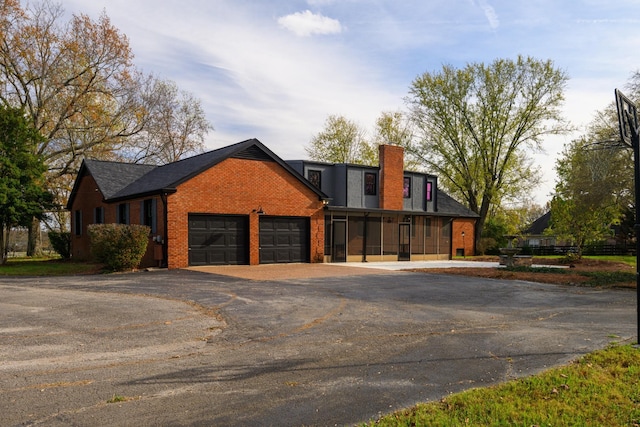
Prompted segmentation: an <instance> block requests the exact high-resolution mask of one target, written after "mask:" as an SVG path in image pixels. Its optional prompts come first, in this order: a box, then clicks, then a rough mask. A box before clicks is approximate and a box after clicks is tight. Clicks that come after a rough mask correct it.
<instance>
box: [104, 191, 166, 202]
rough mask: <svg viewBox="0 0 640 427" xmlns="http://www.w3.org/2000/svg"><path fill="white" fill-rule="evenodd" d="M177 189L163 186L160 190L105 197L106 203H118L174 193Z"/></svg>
mask: <svg viewBox="0 0 640 427" xmlns="http://www.w3.org/2000/svg"><path fill="white" fill-rule="evenodd" d="M177 191H178V190H177V189H176V188H162V189H160V190H153V191H145V192H144V193H137V194H132V195H130V196H123V197H113V198H111V199H105V200H104V201H105V203H117V202H123V201H125V200H134V199H141V198H148V197H152V196H162V195H163V194H173V193H175V192H177Z"/></svg>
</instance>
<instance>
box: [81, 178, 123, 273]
mask: <svg viewBox="0 0 640 427" xmlns="http://www.w3.org/2000/svg"><path fill="white" fill-rule="evenodd" d="M98 206H104V203H102V193H101V192H100V191H99V190H98V185H97V184H96V181H95V180H94V179H93V177H92V176H91V175H85V176H83V177H82V178H81V180H80V184H79V185H78V190H77V193H76V196H75V199H74V200H73V206H72V207H71V257H72V258H74V259H76V260H78V261H86V260H88V259H89V258H90V252H89V249H90V248H89V236H88V235H87V226H88V225H89V224H93V212H94V208H96V207H98ZM77 210H80V211H81V212H82V232H81V234H80V236H77V235H76V233H75V230H76V224H75V219H76V211H77ZM108 211H109V209H108V208H105V216H106V215H107V213H108ZM113 215H114V219H115V212H114V213H113ZM111 222H113V220H112V221H111Z"/></svg>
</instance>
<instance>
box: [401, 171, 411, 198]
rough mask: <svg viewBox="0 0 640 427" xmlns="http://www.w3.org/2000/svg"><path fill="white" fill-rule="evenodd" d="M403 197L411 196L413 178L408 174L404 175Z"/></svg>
mask: <svg viewBox="0 0 640 427" xmlns="http://www.w3.org/2000/svg"><path fill="white" fill-rule="evenodd" d="M402 197H404V198H405V199H408V198H409V197H411V178H410V177H408V176H405V177H404V185H403V187H402Z"/></svg>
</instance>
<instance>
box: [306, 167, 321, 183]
mask: <svg viewBox="0 0 640 427" xmlns="http://www.w3.org/2000/svg"><path fill="white" fill-rule="evenodd" d="M307 177H308V179H309V182H310V183H311V185H313V186H314V187H316V188H322V171H319V170H315V169H309V171H308V172H307Z"/></svg>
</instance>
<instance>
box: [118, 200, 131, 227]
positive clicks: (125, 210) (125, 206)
mask: <svg viewBox="0 0 640 427" xmlns="http://www.w3.org/2000/svg"><path fill="white" fill-rule="evenodd" d="M116 222H117V223H118V224H129V203H120V204H119V205H118V206H117V207H116Z"/></svg>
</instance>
